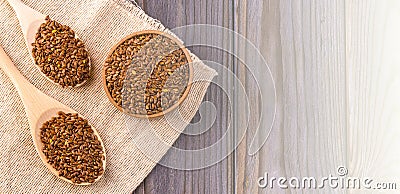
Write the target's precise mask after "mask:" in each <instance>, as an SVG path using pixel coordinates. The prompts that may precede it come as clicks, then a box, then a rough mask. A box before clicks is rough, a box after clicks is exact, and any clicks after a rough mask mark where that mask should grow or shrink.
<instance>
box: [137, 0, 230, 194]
mask: <svg viewBox="0 0 400 194" xmlns="http://www.w3.org/2000/svg"><path fill="white" fill-rule="evenodd" d="M137 3H138V4H139V6H141V7H142V9H143V10H144V11H145V12H146V13H147V14H149V15H150V16H152V17H154V18H157V19H158V20H160V21H161V22H162V23H163V24H164V25H165V26H166V27H168V28H170V29H173V28H176V27H180V26H184V25H190V24H212V25H218V26H224V27H227V28H232V21H231V17H232V11H233V9H232V3H231V2H229V1H228V0H222V1H183V0H171V1H158V0H146V1H144V0H143V1H137ZM199 36H200V37H199V38H202V37H201V36H202V34H199ZM215 38H221V39H223V38H224V37H222V36H221V35H220V34H215ZM183 41H184V42H185V40H184V39H183ZM228 41H230V40H228ZM189 49H190V50H191V51H192V52H193V53H194V54H196V55H197V56H198V57H199V58H201V59H202V60H209V61H214V62H216V63H219V64H222V65H224V66H225V67H227V68H229V69H231V68H232V61H231V60H232V59H231V56H229V55H228V54H226V53H223V52H222V51H220V50H218V49H212V48H211V49H210V48H206V47H189ZM219 76H224V75H222V74H221V73H219ZM204 101H209V102H211V103H212V104H214V105H215V108H216V110H217V115H218V117H217V120H216V122H215V123H213V124H212V127H211V128H210V129H209V130H208V131H207V132H205V133H203V134H201V135H198V136H192V135H185V134H184V135H182V136H181V137H180V138H179V139H178V140H177V141H176V142H175V144H174V145H173V146H174V147H177V148H180V149H185V150H191V149H201V148H205V147H208V146H209V145H211V144H213V143H215V142H216V141H217V140H219V139H220V138H221V137H222V136H223V135H224V133H225V132H226V129H227V128H228V127H227V125H228V121H227V120H228V119H229V118H228V109H226V107H227V106H228V103H229V101H228V96H226V95H225V94H224V93H223V92H222V91H221V90H220V89H219V88H218V86H216V85H211V86H210V87H209V89H208V91H207V94H206V96H205V98H204ZM206 111H207V110H206ZM200 119H201V118H200V115H196V116H195V118H194V119H193V120H194V121H198V120H200ZM203 122H211V121H203ZM191 130H192V129H191V128H190V127H188V128H187V129H186V131H191ZM220 149H221V151H220V152H216V153H213V154H214V155H213V156H208V155H204V157H203V158H200V159H198V158H191V159H187V160H180V159H179V156H178V155H177V154H174V153H170V152H169V153H167V154H166V156H165V157H164V158H163V161H168V162H176V163H179V164H182V165H189V164H203V163H205V161H206V160H207V159H208V158H209V157H218V156H219V155H221V154H222V153H223V151H222V149H226V148H224V147H221V148H220ZM232 163H233V156H228V157H227V158H225V159H224V160H222V161H221V162H219V163H218V164H215V165H212V166H210V167H207V168H205V169H201V170H188V171H183V170H176V169H171V168H168V167H164V166H161V165H157V166H156V167H155V168H154V170H153V171H152V172H151V174H150V175H149V176H148V177H147V178H146V179H145V181H144V182H143V183H142V184H141V185H140V186H139V188H138V189H136V191H135V192H134V193H233V192H234V190H233V189H234V188H233V185H234V184H233V180H234V179H233V171H232V170H233V169H232V168H233V165H232Z"/></svg>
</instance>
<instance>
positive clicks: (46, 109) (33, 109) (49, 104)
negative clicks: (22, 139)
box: [0, 47, 107, 185]
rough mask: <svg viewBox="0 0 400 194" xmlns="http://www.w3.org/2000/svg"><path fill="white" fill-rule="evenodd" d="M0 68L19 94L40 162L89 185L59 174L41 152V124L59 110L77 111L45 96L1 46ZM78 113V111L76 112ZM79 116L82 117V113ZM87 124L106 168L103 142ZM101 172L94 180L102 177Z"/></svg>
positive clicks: (53, 170)
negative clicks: (96, 142)
mask: <svg viewBox="0 0 400 194" xmlns="http://www.w3.org/2000/svg"><path fill="white" fill-rule="evenodd" d="M0 68H1V69H2V70H3V71H4V73H6V74H7V76H8V77H9V78H10V79H11V81H12V82H13V83H14V85H15V87H16V89H17V91H18V93H19V95H20V96H21V100H22V102H23V104H24V107H25V111H26V114H27V117H28V122H29V127H30V131H31V136H32V139H33V143H34V145H35V148H36V151H37V153H38V154H39V156H40V159H41V160H42V162H43V163H44V164H45V165H46V167H47V168H48V169H49V170H50V171H51V172H52V173H53V174H54V175H56V176H57V177H58V178H60V179H62V180H64V181H66V182H68V183H71V184H74V185H90V184H92V183H80V184H76V183H73V182H72V181H70V180H68V179H66V178H64V177H62V176H59V174H58V171H57V170H56V169H54V168H53V167H52V166H51V165H50V164H49V163H47V159H46V156H45V155H44V153H43V144H42V142H41V139H40V133H41V127H42V124H43V123H44V122H46V121H48V120H50V119H51V118H52V117H56V116H57V113H58V112H59V111H63V112H65V113H77V112H76V111H75V110H73V109H71V108H69V107H67V106H66V105H64V104H62V103H60V102H58V101H57V100H55V99H53V98H51V97H49V96H47V95H46V94H44V93H42V92H41V91H39V90H38V89H37V88H35V86H33V85H32V84H31V83H29V82H28V81H27V80H26V79H25V78H24V77H23V75H21V73H20V72H19V71H18V69H17V68H16V67H15V66H14V64H13V62H12V61H11V59H10V58H9V57H8V56H7V54H6V53H5V52H4V50H3V48H1V47H0ZM78 115H79V113H78ZM79 116H80V117H82V118H84V117H83V116H82V115H79ZM89 125H90V126H91V127H92V129H93V133H94V135H96V136H97V139H98V140H99V141H100V143H101V146H102V151H103V153H104V157H105V158H104V160H103V168H104V171H105V170H106V158H107V157H106V152H105V149H104V143H103V141H102V140H101V138H100V135H99V134H98V132H97V130H96V129H95V128H94V127H93V125H91V124H90V123H89ZM102 175H104V173H103V174H101V175H100V176H99V177H97V179H95V182H96V181H97V180H99V179H100V178H101V177H102Z"/></svg>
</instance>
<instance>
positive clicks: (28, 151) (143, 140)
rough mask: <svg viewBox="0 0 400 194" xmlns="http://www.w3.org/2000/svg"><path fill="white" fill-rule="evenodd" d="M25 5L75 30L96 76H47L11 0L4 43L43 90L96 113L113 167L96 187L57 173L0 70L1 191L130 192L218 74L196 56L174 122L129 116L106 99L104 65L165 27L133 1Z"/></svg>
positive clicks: (0, 13) (3, 6) (92, 116)
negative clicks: (67, 80) (119, 46)
mask: <svg viewBox="0 0 400 194" xmlns="http://www.w3.org/2000/svg"><path fill="white" fill-rule="evenodd" d="M24 3H25V4H27V5H29V6H30V7H32V8H34V9H36V10H38V11H40V12H42V13H44V14H47V15H50V16H51V17H52V18H53V19H55V20H58V21H60V22H62V23H63V24H67V25H69V26H71V27H72V28H73V29H75V31H76V32H77V34H79V36H80V38H81V39H83V40H84V41H85V42H86V46H87V48H88V50H89V53H90V57H91V59H92V78H91V80H90V81H89V82H88V83H86V84H85V85H84V86H83V87H80V88H74V89H63V88H61V87H59V86H56V85H53V84H51V83H50V82H49V81H47V80H46V79H45V78H44V77H42V76H41V75H40V74H39V72H38V71H39V70H37V69H36V68H35V67H34V65H33V62H32V60H31V58H30V57H29V54H28V51H27V48H26V46H25V43H24V39H23V36H22V32H21V29H20V27H19V24H18V20H17V17H16V16H15V13H14V11H13V10H12V9H11V7H10V6H9V4H8V2H7V1H6V0H0V25H1V28H0V44H1V46H2V47H3V48H4V50H5V51H6V53H7V54H8V55H9V56H10V57H11V59H12V60H13V61H14V63H15V65H16V66H17V67H18V69H19V70H20V71H21V73H22V74H23V75H24V76H25V77H26V78H27V79H28V80H29V81H30V82H31V83H33V84H34V85H35V86H36V87H37V88H38V89H40V90H41V91H43V92H44V93H46V94H48V95H49V96H51V97H53V98H55V99H57V100H59V101H60V102H62V103H64V104H65V105H67V106H70V107H71V108H73V109H75V110H76V111H78V112H80V113H81V114H82V115H84V116H85V117H87V118H88V119H89V121H90V122H91V123H92V124H93V125H94V127H95V128H96V129H97V130H98V131H99V133H100V136H101V137H102V139H103V141H104V144H105V148H106V152H107V170H106V172H105V174H104V176H103V177H102V179H100V180H99V181H98V182H96V183H95V184H93V185H91V186H74V185H71V184H69V183H66V182H64V181H62V180H60V179H58V178H57V177H56V176H54V175H53V174H51V173H50V171H49V170H48V169H46V167H45V166H44V164H43V163H42V161H41V160H40V158H39V156H38V154H37V153H36V151H35V149H34V146H33V143H32V140H31V136H30V133H29V126H28V121H27V117H26V115H25V111H24V107H23V104H22V102H21V99H20V98H19V96H18V94H17V92H16V89H15V87H14V86H13V84H12V83H11V81H10V80H9V78H8V77H6V76H5V74H4V72H3V71H0V96H1V98H0V115H1V117H0V125H1V129H0V193H131V192H132V191H133V190H134V189H135V188H136V187H137V186H138V185H139V184H140V183H141V182H142V181H143V179H144V178H145V177H146V176H147V175H148V174H149V173H150V171H151V170H152V169H153V167H154V166H155V165H156V163H157V161H159V160H160V159H161V158H162V157H163V155H164V154H165V153H166V152H167V150H168V148H169V147H170V146H171V145H172V144H173V142H174V141H175V140H176V139H177V138H178V136H179V135H180V133H181V132H182V130H184V128H185V126H186V125H187V123H188V122H190V120H191V118H192V117H193V116H194V114H195V113H196V110H197V109H198V107H199V105H200V103H201V101H202V98H203V96H204V94H205V92H206V90H207V87H208V85H209V81H210V80H211V79H212V78H213V77H214V76H215V75H216V72H215V71H214V70H212V69H210V68H208V67H207V66H205V65H204V64H203V63H201V62H200V61H199V59H197V58H196V57H195V56H194V55H192V57H193V60H194V61H195V62H196V63H195V64H194V83H193V86H192V88H191V91H190V93H189V96H188V97H187V99H186V100H185V101H184V103H182V105H181V107H179V109H178V110H179V112H177V111H175V112H173V113H171V114H169V115H168V120H169V121H167V120H166V119H165V118H161V119H155V120H151V121H150V122H149V121H148V120H146V119H135V118H132V117H129V116H126V115H125V114H123V113H121V112H119V111H118V110H117V109H116V108H115V107H114V106H113V105H112V104H111V103H110V102H109V101H108V99H107V97H106V94H105V92H104V90H103V87H102V82H101V69H102V64H103V62H104V60H105V58H106V55H107V53H108V52H109V49H110V48H111V47H112V46H113V45H114V44H115V43H117V42H118V41H119V40H120V39H121V38H123V37H125V36H126V35H128V34H131V33H133V32H135V31H140V30H146V29H149V30H154V29H156V30H164V31H167V30H166V29H165V28H164V26H163V25H162V24H160V23H159V22H157V21H155V20H154V19H152V18H150V17H149V16H147V15H146V14H145V13H144V12H143V11H142V10H141V9H139V8H138V7H136V6H134V4H133V3H132V2H129V1H128V0H79V1H77V0H59V1H54V0H40V1H38V0H25V1H24ZM172 14H173V13H172ZM196 80H201V81H196Z"/></svg>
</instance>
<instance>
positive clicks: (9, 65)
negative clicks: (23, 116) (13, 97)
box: [0, 46, 53, 116]
mask: <svg viewBox="0 0 400 194" xmlns="http://www.w3.org/2000/svg"><path fill="white" fill-rule="evenodd" d="M0 68H1V69H2V70H3V71H4V73H5V74H6V75H7V76H8V77H9V78H10V80H11V82H12V83H13V84H14V85H15V88H16V89H17V91H18V94H19V95H20V96H21V100H22V102H23V104H24V106H25V110H26V112H27V113H28V115H34V116H37V115H38V113H40V111H39V110H40V107H42V106H49V105H50V104H52V103H53V100H52V99H49V97H47V96H46V95H45V94H44V93H42V92H41V91H39V90H38V89H36V87H35V86H33V85H32V84H31V83H30V82H29V81H28V80H26V79H25V77H24V76H23V75H22V74H21V73H20V71H19V70H18V69H17V68H16V67H15V65H14V63H13V62H12V61H11V59H10V57H8V56H7V54H6V53H5V51H4V49H3V48H2V47H1V46H0ZM38 99H40V100H38Z"/></svg>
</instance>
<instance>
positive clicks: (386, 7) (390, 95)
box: [346, 0, 400, 193]
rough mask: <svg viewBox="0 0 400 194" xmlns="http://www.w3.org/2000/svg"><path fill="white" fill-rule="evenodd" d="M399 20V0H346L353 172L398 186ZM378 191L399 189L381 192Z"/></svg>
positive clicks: (349, 131) (351, 164) (350, 157)
mask: <svg viewBox="0 0 400 194" xmlns="http://www.w3.org/2000/svg"><path fill="white" fill-rule="evenodd" d="M399 20H400V2H399V1H395V0H389V1H375V0H372V1H346V29H347V30H346V63H347V77H348V84H347V87H348V89H347V90H348V114H349V117H348V128H349V130H348V150H349V152H348V165H349V169H351V171H350V175H351V176H358V177H372V178H373V179H374V180H375V182H374V183H377V182H388V183H393V182H394V183H397V189H399V182H400V168H399V161H400V150H399V146H400V130H399V126H400V120H399V118H400V111H399V110H400V102H399V100H398V99H399V97H400V92H399V88H400V87H399V86H400V78H399V76H398V75H399V73H400V66H399V64H400V55H399V52H400V37H399V34H400V27H399V25H398V23H399ZM351 193H376V192H374V191H373V190H370V191H359V192H358V191H354V192H351ZM380 193H396V191H394V190H386V191H385V190H381V192H380ZM397 193H398V190H397Z"/></svg>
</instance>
